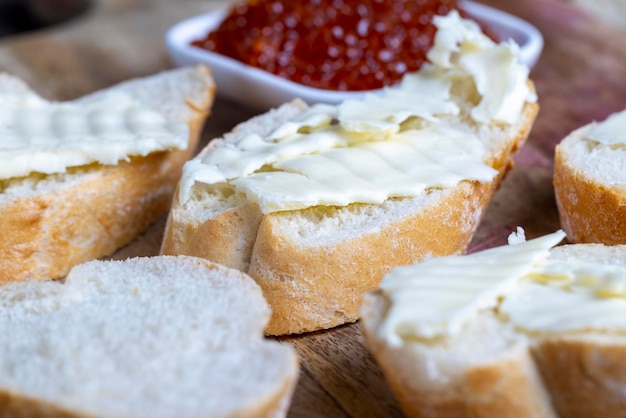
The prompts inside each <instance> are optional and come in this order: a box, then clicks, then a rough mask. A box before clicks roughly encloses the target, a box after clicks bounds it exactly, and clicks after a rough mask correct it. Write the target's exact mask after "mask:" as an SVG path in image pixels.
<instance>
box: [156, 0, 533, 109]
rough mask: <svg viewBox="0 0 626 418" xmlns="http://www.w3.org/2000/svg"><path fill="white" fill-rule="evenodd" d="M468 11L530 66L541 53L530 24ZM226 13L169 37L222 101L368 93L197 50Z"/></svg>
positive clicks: (178, 58)
mask: <svg viewBox="0 0 626 418" xmlns="http://www.w3.org/2000/svg"><path fill="white" fill-rule="evenodd" d="M463 4H464V8H465V10H467V11H468V12H469V13H470V14H471V15H472V16H473V17H474V18H476V20H478V21H480V22H482V23H485V24H487V25H488V26H489V27H490V28H491V29H492V30H493V31H494V32H495V34H496V35H498V36H499V37H500V39H502V40H506V39H513V40H514V41H515V42H516V43H517V44H518V45H519V46H520V49H521V53H522V59H523V60H524V62H525V63H526V64H527V65H528V66H529V67H532V66H533V65H534V64H535V62H536V61H537V59H538V58H539V55H540V54H541V50H542V48H543V37H542V36H541V33H540V32H539V31H538V30H537V29H536V28H535V27H534V26H532V25H531V24H530V23H528V22H526V21H524V20H522V19H519V18H517V17H515V16H512V15H510V14H507V13H504V12H502V11H500V10H496V9H494V8H491V7H488V6H485V5H482V4H478V3H474V2H471V1H465V2H464V3H463ZM226 12H227V11H226V10H218V11H214V12H211V13H207V14H204V15H201V16H196V17H193V18H190V19H187V20H184V21H182V22H180V23H178V24H176V25H174V26H172V28H170V30H169V31H168V32H167V34H166V35H165V43H166V46H167V49H168V51H169V53H170V56H171V57H172V60H173V61H174V63H175V64H176V65H179V66H184V65H192V64H197V63H205V64H207V65H209V66H210V67H211V69H212V70H213V77H214V79H215V83H216V85H217V91H218V94H219V95H220V96H223V97H226V98H229V99H232V100H235V101H237V102H240V103H242V104H245V105H247V106H251V107H255V108H258V109H268V108H271V107H276V106H278V105H280V104H282V103H285V102H287V101H289V100H291V99H293V98H296V97H299V98H301V99H303V100H304V101H306V102H307V103H309V104H313V103H320V102H321V103H339V102H341V101H343V100H345V99H347V98H356V97H361V96H363V95H364V94H365V93H368V92H375V91H376V90H368V91H336V90H323V89H318V88H313V87H307V86H304V85H302V84H298V83H295V82H293V81H289V80H287V79H284V78H282V77H278V76H276V75H274V74H271V73H269V72H267V71H264V70H261V69H258V68H255V67H252V66H249V65H246V64H243V63H241V62H239V61H237V60H234V59H232V58H229V57H225V56H223V55H220V54H217V53H214V52H209V51H206V50H204V49H202V48H198V47H193V46H191V45H190V42H191V41H193V40H196V39H200V38H202V37H204V36H206V34H207V33H208V32H210V31H212V30H214V29H215V28H217V26H218V25H219V24H220V22H221V21H222V19H223V18H224V17H225V15H226Z"/></svg>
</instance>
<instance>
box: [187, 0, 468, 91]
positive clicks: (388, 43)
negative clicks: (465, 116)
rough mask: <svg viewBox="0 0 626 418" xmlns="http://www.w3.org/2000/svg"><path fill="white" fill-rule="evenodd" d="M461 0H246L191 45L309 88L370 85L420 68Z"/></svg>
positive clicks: (389, 82)
mask: <svg viewBox="0 0 626 418" xmlns="http://www.w3.org/2000/svg"><path fill="white" fill-rule="evenodd" d="M451 10H459V6H458V5H457V2H456V0H308V1H307V0H304V1H298V0H248V2H247V3H242V4H238V5H235V6H234V7H233V8H232V9H231V10H230V13H229V14H228V16H227V17H226V18H225V20H224V21H223V22H222V23H221V24H220V26H219V27H218V28H217V29H216V30H215V31H212V32H210V33H209V34H208V35H207V37H206V38H204V39H199V40H196V41H193V42H192V45H194V46H198V47H201V48H205V49H207V50H209V51H214V52H217V53H219V54H222V55H226V56H229V57H231V58H234V59H236V60H238V61H241V62H244V63H246V64H249V65H252V66H254V67H258V68H261V69H263V70H265V71H268V72H270V73H273V74H276V75H278V76H280V77H283V78H286V79H289V80H292V81H295V82H297V83H301V84H304V85H308V86H311V87H317V88H323V89H332V90H368V89H375V88H380V87H382V86H386V85H392V84H394V83H395V82H397V81H399V80H400V78H402V75H403V74H404V73H406V72H412V71H416V70H418V69H419V68H420V67H421V66H422V64H423V63H424V61H425V60H426V52H427V51H428V50H429V49H430V47H431V46H432V44H433V38H434V35H435V32H436V27H435V26H434V24H433V23H432V18H433V16H434V15H446V14H448V12H450V11H451Z"/></svg>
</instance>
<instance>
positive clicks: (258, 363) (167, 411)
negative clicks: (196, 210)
mask: <svg viewBox="0 0 626 418" xmlns="http://www.w3.org/2000/svg"><path fill="white" fill-rule="evenodd" d="M269 315H270V311H269V307H268V305H267V303H266V302H265V300H264V299H263V295H262V293H261V290H260V289H259V287H258V285H257V284H256V283H255V282H254V281H253V280H252V279H251V278H250V277H248V276H246V275H245V274H243V273H241V272H239V271H237V270H233V269H227V268H225V267H223V266H219V265H216V264H213V263H211V262H209V261H207V260H202V259H197V258H193V257H184V256H181V257H152V258H135V259H128V260H125V261H91V262H88V263H85V264H82V265H78V266H76V267H74V268H73V269H72V270H71V272H70V273H69V275H68V276H67V279H66V281H65V283H64V284H63V283H61V282H59V281H54V282H48V281H40V282H36V281H29V282H26V283H10V284H7V285H5V286H2V287H0V333H1V335H2V339H3V343H2V344H0V416H3V417H9V416H10V417H32V416H46V417H117V418H121V417H151V418H158V417H194V418H198V417H205V418H208V417H244V416H245V417H280V416H285V415H286V411H287V409H288V405H289V402H290V398H291V394H292V391H293V389H294V386H295V382H296V380H297V374H298V367H297V357H296V354H295V351H294V350H293V348H292V347H290V346H289V345H286V344H281V343H278V342H275V341H270V340H265V339H264V338H263V328H264V326H265V324H266V323H267V321H268V320H269Z"/></svg>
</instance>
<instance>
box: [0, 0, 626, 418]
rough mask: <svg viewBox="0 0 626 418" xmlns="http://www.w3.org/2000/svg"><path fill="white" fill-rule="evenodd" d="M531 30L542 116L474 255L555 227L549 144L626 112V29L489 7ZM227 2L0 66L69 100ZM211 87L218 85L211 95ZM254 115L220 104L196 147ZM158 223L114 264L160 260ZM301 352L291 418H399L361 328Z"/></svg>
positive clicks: (563, 14)
mask: <svg viewBox="0 0 626 418" xmlns="http://www.w3.org/2000/svg"><path fill="white" fill-rule="evenodd" d="M484 2H485V3H487V4H490V5H492V6H495V7H498V8H500V9H503V10H505V11H508V12H511V13H513V14H516V15H518V16H520V17H522V18H524V19H526V20H528V21H530V22H531V23H533V24H534V25H536V26H537V27H538V28H539V29H540V31H541V32H542V33H543V35H544V37H545V49H544V53H543V55H542V56H541V58H540V60H539V62H538V63H537V65H536V67H535V69H534V70H533V72H532V77H533V79H534V81H535V83H536V87H537V91H538V95H539V98H540V99H539V101H540V105H541V110H540V113H539V117H538V119H537V122H536V124H535V127H534V129H533V131H532V133H531V136H530V138H529V140H528V143H527V144H526V146H525V147H524V148H523V149H522V151H521V152H520V153H519V154H518V156H517V158H516V162H517V166H516V168H515V169H514V170H512V171H511V173H510V174H509V176H508V177H507V179H506V180H505V181H504V183H503V185H502V188H501V190H500V191H499V192H498V193H497V194H496V196H495V198H494V200H493V201H492V203H491V205H490V206H489V209H488V211H487V213H486V215H485V218H484V220H483V222H482V223H481V226H480V228H479V230H478V231H477V233H476V235H475V237H474V240H473V241H472V243H471V246H470V251H476V250H479V249H483V248H488V247H492V246H495V245H500V244H503V243H504V242H505V241H506V236H507V235H508V233H509V232H511V231H512V230H514V229H515V227H516V226H518V225H520V226H523V227H524V228H525V229H526V231H527V235H528V236H529V237H533V236H538V235H542V234H545V233H549V232H552V231H554V230H555V229H557V228H558V227H559V224H558V214H557V212H556V207H555V203H554V193H553V189H552V157H553V152H554V146H555V145H556V144H557V143H558V142H559V141H560V140H561V139H562V138H563V137H564V136H565V135H566V134H567V133H569V132H570V131H571V130H573V129H574V128H576V127H578V126H580V125H583V124H585V123H587V122H589V121H591V120H594V119H602V118H604V117H605V116H606V115H608V114H609V113H611V112H613V111H616V110H620V109H622V108H624V107H626V78H625V77H623V74H624V72H625V70H626V32H623V31H621V30H618V29H615V28H611V27H609V26H607V25H604V24H602V22H599V21H596V20H594V19H592V18H591V17H589V16H587V15H585V14H584V13H583V12H581V11H579V10H578V9H576V8H574V7H573V6H572V5H571V4H569V3H567V2H564V1H560V0H524V1H521V0H485V1H484ZM225 3H226V2H225V1H210V0H204V1H197V0H184V1H176V2H174V1H168V0H153V1H148V0H101V1H100V2H98V3H96V7H94V8H93V9H92V10H90V11H89V13H88V14H86V15H85V16H83V17H81V18H78V19H75V20H74V21H71V22H68V23H67V24H64V25H62V26H57V27H55V28H50V29H47V30H44V31H40V32H36V33H31V34H26V35H20V36H17V37H14V38H11V39H8V40H4V41H2V42H0V69H1V70H4V71H8V72H12V73H14V74H17V75H18V76H20V77H21V78H23V79H25V80H26V81H27V82H28V83H29V84H31V85H32V86H33V87H34V88H35V89H36V90H37V91H39V92H40V93H41V94H43V95H44V96H46V97H50V98H54V99H58V100H65V99H72V98H75V97H78V96H80V95H82V94H85V93H88V92H91V91H93V90H96V89H99V88H103V87H106V86H108V85H110V84H113V83H115V82H118V81H121V80H124V79H127V78H131V77H135V76H141V75H147V74H151V73H154V72H157V71H159V70H162V69H165V68H167V67H169V66H170V65H171V64H170V62H169V60H168V57H167V53H166V51H165V48H164V46H163V42H162V39H163V35H164V33H165V31H166V30H167V28H168V27H169V26H170V25H172V24H174V23H176V22H177V21H179V20H182V19H184V18H186V17H190V16H194V15H197V14H199V13H202V12H206V11H209V10H212V9H214V8H216V7H219V6H222V5H224V4H225ZM218 90H219V86H218ZM255 113H256V112H255V111H254V110H252V109H248V108H245V107H244V106H241V105H239V104H236V103H233V102H229V101H227V100H224V99H221V98H220V99H218V100H217V102H216V104H215V107H214V113H213V116H212V117H211V118H210V120H209V121H208V123H207V125H206V128H205V130H204V134H203V142H202V144H201V145H204V144H206V142H207V141H208V140H209V139H210V138H213V137H216V136H220V135H221V134H222V133H224V132H226V131H229V130H230V129H231V128H232V127H233V126H234V125H235V124H236V123H238V122H240V121H243V120H246V119H248V118H250V117H251V116H252V115H254V114H255ZM163 227H164V219H161V220H160V221H159V222H157V223H156V224H154V225H153V226H152V228H150V229H149V230H148V231H147V232H146V233H145V234H143V235H142V236H141V237H140V238H139V239H138V240H137V241H135V242H134V243H132V244H131V245H129V246H127V247H126V248H123V249H121V250H120V251H118V252H117V253H116V254H114V255H113V256H112V258H117V259H120V258H126V257H130V256H149V255H154V254H157V253H158V251H159V246H160V241H161V237H162V231H163ZM281 340H282V341H285V342H287V343H289V344H293V346H294V347H295V348H296V350H297V351H298V353H299V355H300V358H301V365H302V366H301V377H300V380H299V384H298V387H297V389H296V392H295V394H294V398H293V402H292V405H291V409H290V417H293V418H300V417H400V416H402V413H401V411H400V409H399V407H398V405H397V403H396V401H395V399H394V397H393V394H392V393H391V391H390V390H389V388H388V386H387V385H386V383H385V380H384V378H383V377H382V375H381V373H380V370H379V368H378V366H377V365H376V362H375V361H374V360H373V358H372V357H371V355H370V354H369V352H368V351H367V349H366V348H365V347H364V345H363V343H362V337H361V333H360V330H359V326H358V324H351V325H346V326H342V327H339V328H336V329H333V330H329V331H325V332H318V333H313V334H309V335H304V336H299V337H290V338H282V339H281Z"/></svg>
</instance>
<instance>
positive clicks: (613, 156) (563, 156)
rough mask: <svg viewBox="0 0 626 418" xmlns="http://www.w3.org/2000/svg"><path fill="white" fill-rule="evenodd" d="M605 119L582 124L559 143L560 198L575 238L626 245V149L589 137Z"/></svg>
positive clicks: (563, 218) (556, 177)
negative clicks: (600, 121) (625, 170)
mask: <svg viewBox="0 0 626 418" xmlns="http://www.w3.org/2000/svg"><path fill="white" fill-rule="evenodd" d="M602 124H603V122H602V123H595V122H594V123H591V124H589V125H587V126H584V127H582V128H579V129H577V130H575V131H574V132H572V133H571V134H570V135H568V136H567V137H566V138H565V139H563V141H561V143H560V144H558V145H557V146H556V149H555V159H554V190H555V196H556V203H557V208H558V211H559V216H560V221H561V227H562V228H563V229H564V230H565V232H567V237H568V239H569V240H570V241H571V242H576V243H582V242H588V243H593V242H595V243H604V244H608V245H615V244H626V177H624V167H626V148H625V147H624V145H618V144H614V145H610V144H602V143H598V142H596V141H594V140H591V139H590V138H588V134H589V131H590V130H591V129H593V128H594V127H596V126H600V125H602ZM622 138H624V136H623V134H622ZM624 143H626V140H623V141H622V144H624Z"/></svg>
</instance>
